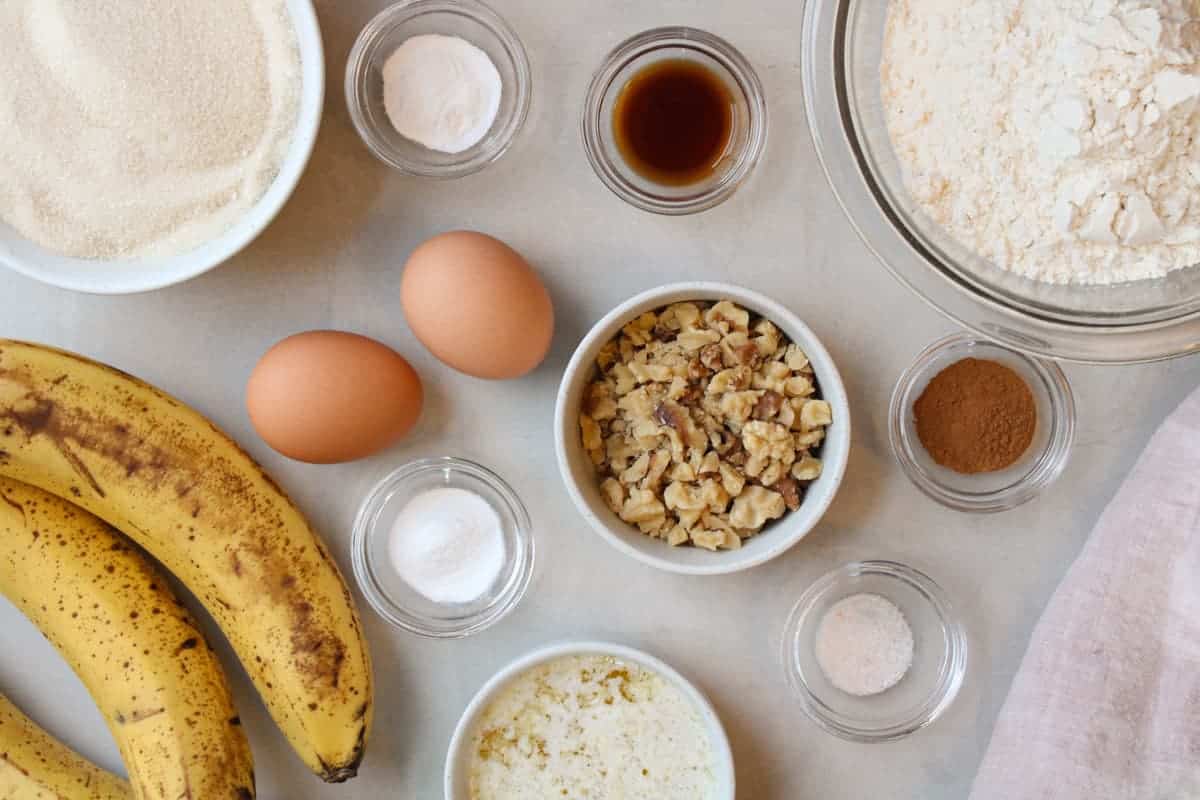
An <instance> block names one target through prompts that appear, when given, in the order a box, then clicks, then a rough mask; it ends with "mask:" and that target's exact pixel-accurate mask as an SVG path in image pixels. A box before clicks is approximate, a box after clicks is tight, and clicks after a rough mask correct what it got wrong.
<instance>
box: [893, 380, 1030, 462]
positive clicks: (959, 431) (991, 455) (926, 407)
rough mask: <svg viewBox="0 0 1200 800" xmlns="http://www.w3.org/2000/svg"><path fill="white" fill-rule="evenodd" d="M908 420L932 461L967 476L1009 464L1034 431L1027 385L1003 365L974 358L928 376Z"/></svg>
mask: <svg viewBox="0 0 1200 800" xmlns="http://www.w3.org/2000/svg"><path fill="white" fill-rule="evenodd" d="M913 414H914V416H915V418H916V424H917V436H918V438H920V440H921V444H923V445H924V446H925V449H926V451H928V453H929V455H930V456H932V457H933V460H934V461H936V462H937V463H939V464H941V465H942V466H943V467H947V468H949V469H952V470H954V471H955V472H961V473H965V474H971V475H973V474H976V473H979V472H994V471H996V470H1001V469H1004V468H1006V467H1010V466H1012V465H1013V464H1015V463H1016V462H1017V460H1018V459H1019V458H1020V457H1021V456H1022V455H1023V454H1024V453H1025V451H1026V450H1028V449H1029V445H1030V443H1031V442H1032V441H1033V433H1034V430H1035V429H1036V428H1037V405H1036V403H1035V402H1034V399H1033V392H1031V391H1030V390H1029V385H1028V384H1027V383H1025V381H1024V380H1023V379H1022V378H1021V376H1020V375H1018V374H1017V373H1016V372H1014V371H1013V370H1012V369H1010V368H1008V367H1006V366H1004V365H1003V364H999V363H997V362H995V361H985V360H982V359H978V358H964V359H963V360H962V361H958V362H956V363H954V364H951V365H950V366H949V367H946V368H945V369H944V370H942V371H941V372H939V373H938V374H937V375H936V376H934V378H933V380H931V381H930V382H929V385H928V386H926V387H925V391H924V392H922V393H921V396H920V397H918V398H917V402H916V403H915V404H914V405H913Z"/></svg>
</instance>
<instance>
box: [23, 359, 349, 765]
mask: <svg viewBox="0 0 1200 800" xmlns="http://www.w3.org/2000/svg"><path fill="white" fill-rule="evenodd" d="M0 475H8V476H10V477H13V478H16V479H17V480H21V481H24V482H26V483H30V484H33V485H35V486H39V487H41V488H42V489H45V490H46V491H48V492H51V493H52V494H56V495H58V496H60V497H64V498H67V499H69V500H71V501H72V502H73V503H75V504H77V505H79V506H82V507H83V508H86V509H87V510H89V511H91V512H92V513H93V514H95V515H96V516H98V517H100V518H101V519H104V520H106V521H107V522H109V523H110V524H112V525H113V526H114V527H116V528H118V529H120V530H121V531H123V532H124V533H125V534H127V535H128V536H130V537H131V538H132V539H133V540H134V541H136V542H137V543H138V544H140V545H141V546H142V547H144V548H145V549H146V550H147V551H149V552H150V554H151V555H153V556H154V557H155V558H157V559H158V560H159V561H161V562H162V563H163V565H164V566H166V567H167V569H169V570H170V571H171V572H173V573H174V574H175V575H176V576H177V577H178V578H179V579H180V580H181V581H183V583H184V584H185V585H186V586H187V587H188V588H189V589H191V590H192V592H194V593H195V594H196V596H197V597H198V598H200V601H201V602H202V603H204V605H205V607H206V608H207V609H208V611H209V612H210V613H211V614H212V616H213V618H214V619H215V620H216V621H217V624H218V625H219V626H220V627H221V630H222V631H224V633H225V635H226V636H227V637H228V638H229V641H230V642H231V643H232V645H233V647H234V649H235V650H236V651H237V654H238V656H239V657H240V659H241V661H242V664H243V665H244V666H245V667H246V671H247V672H248V673H249V674H250V677H251V679H252V680H253V681H254V683H255V685H256V687H257V688H258V691H259V693H260V694H261V695H262V697H263V699H264V701H265V702H266V705H267V708H268V709H269V710H270V712H271V715H272V716H273V717H274V718H275V721H276V723H278V725H279V726H280V728H281V729H282V730H283V733H284V735H285V736H287V738H288V740H289V741H290V742H291V743H292V746H293V747H294V748H295V749H296V752H297V753H298V754H299V755H300V757H301V758H302V759H303V760H304V761H305V763H306V764H308V765H309V767H310V768H312V769H313V770H314V771H315V772H316V773H317V774H318V775H320V776H321V777H322V778H324V779H325V780H327V781H331V782H338V781H343V780H346V779H347V778H351V777H353V776H354V775H355V773H356V772H357V769H358V764H359V762H360V760H361V759H362V754H363V748H364V746H365V744H366V738H367V733H368V731H369V729H370V723H371V719H372V715H373V705H372V689H371V666H370V661H369V658H368V655H367V648H366V642H365V641H364V638H363V634H362V626H361V623H360V622H359V619H358V615H357V612H356V611H355V608H354V604H353V600H352V599H351V596H350V592H349V589H348V588H347V587H346V583H345V581H344V580H343V579H342V576H341V574H340V573H339V572H338V569H337V566H336V565H335V564H334V561H333V559H332V558H331V557H330V555H329V552H328V550H326V548H325V545H324V544H323V543H322V542H321V541H320V540H319V539H318V538H317V536H316V535H315V534H314V533H313V531H312V529H311V527H310V526H309V524H308V522H307V521H306V520H305V519H304V517H303V516H302V515H301V514H300V512H299V511H298V510H297V509H296V507H295V506H294V505H293V504H292V502H291V501H290V500H289V499H288V498H287V496H286V495H285V494H284V493H283V491H282V490H281V489H280V488H279V487H278V486H276V485H275V483H274V482H273V481H272V480H271V479H270V478H269V477H268V476H267V475H266V474H265V473H264V472H263V471H262V469H261V468H260V467H259V466H258V465H257V464H256V463H254V461H253V460H252V459H251V458H250V457H249V456H248V455H247V454H246V453H245V452H243V451H242V450H241V449H240V448H239V447H238V446H237V445H236V444H235V443H234V442H233V441H232V440H231V439H229V437H227V436H226V435H225V434H223V433H222V432H221V431H219V430H218V429H217V428H216V427H215V426H214V425H213V424H212V423H211V422H209V421H208V420H207V419H205V418H204V417H202V416H201V415H200V414H198V413H196V412H195V411H193V410H191V409H190V408H188V407H187V406H185V405H184V404H183V403H181V402H180V401H178V400H175V399H174V398H172V397H169V396H167V395H166V394H163V393H162V392H160V391H158V390H157V389H155V388H154V387H152V386H149V385H147V384H145V383H143V382H142V381H139V380H137V379H136V378H133V377H130V376H129V375H126V374H124V373H122V372H119V371H117V370H115V369H112V368H111V367H106V366H104V365H102V364H98V363H96V362H94V361H89V360H88V359H85V358H83V357H81V356H77V355H73V354H70V353H66V352H63V351H60V350H53V349H51V348H48V347H43V346H40V345H32V344H26V343H22V342H14V341H10V340H3V339H0Z"/></svg>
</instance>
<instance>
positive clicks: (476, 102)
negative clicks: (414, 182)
mask: <svg viewBox="0 0 1200 800" xmlns="http://www.w3.org/2000/svg"><path fill="white" fill-rule="evenodd" d="M345 90H346V103H347V106H348V107H349V110H350V118H351V120H352V121H353V122H354V127H355V128H356V129H357V130H358V133H359V135H360V136H361V137H362V140H363V142H364V143H365V144H366V145H367V148H368V149H369V150H370V151H371V152H372V153H374V154H375V156H376V157H378V158H379V160H381V161H383V162H384V163H385V164H387V165H389V166H391V167H394V168H395V169H397V170H399V171H401V172H403V173H406V174H408V175H416V176H419V177H424V178H461V177H463V176H464V175H470V174H472V173H474V172H478V171H479V170H481V169H483V168H484V167H486V166H487V165H488V164H491V163H492V162H494V161H496V160H497V159H498V158H500V157H501V156H502V155H504V153H505V152H507V151H508V149H509V148H510V147H511V146H512V144H513V141H514V140H515V138H516V136H517V133H518V132H519V131H520V130H521V127H522V126H523V125H524V123H525V118H526V117H527V116H528V114H529V102H530V97H531V94H532V77H531V75H530V68H529V59H528V57H527V56H526V53H525V48H524V46H523V45H522V44H521V40H520V39H519V38H518V37H517V34H516V32H515V31H513V29H512V28H511V27H510V26H509V25H508V23H507V22H505V21H504V19H503V18H502V17H501V16H500V15H499V14H497V13H496V12H495V11H493V10H492V9H491V8H490V7H488V6H487V5H485V4H484V3H482V2H479V1H478V0H403V2H399V3H395V4H393V5H391V6H388V7H387V8H385V9H384V10H383V11H381V12H380V13H379V14H378V15H376V17H375V18H374V19H372V20H371V21H370V22H369V23H367V25H366V27H365V28H363V30H362V33H360V34H359V37H358V41H356V42H355V44H354V47H353V49H352V50H351V51H350V57H349V60H348V61H347V64H346V85H345Z"/></svg>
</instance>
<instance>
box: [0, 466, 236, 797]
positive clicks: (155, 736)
mask: <svg viewBox="0 0 1200 800" xmlns="http://www.w3.org/2000/svg"><path fill="white" fill-rule="evenodd" d="M0 594H3V595H4V596H5V597H7V598H8V599H9V600H10V601H11V602H12V603H13V605H15V606H16V607H17V608H19V609H20V610H21V611H22V612H24V614H25V615H26V616H27V617H29V619H30V620H32V621H33V623H34V624H35V625H37V626H38V628H39V629H40V630H41V631H42V633H43V634H45V636H46V638H47V639H49V640H50V643H51V644H53V645H54V646H55V647H56V648H57V649H58V651H59V653H61V654H62V656H63V657H64V658H65V659H66V660H67V663H69V664H70V665H71V667H72V668H73V669H74V670H75V672H76V674H77V675H79V677H80V679H81V680H82V681H83V684H84V686H85V687H87V690H88V692H90V693H91V695H92V698H93V699H94V700H95V701H96V705H97V706H99V707H100V712H101V713H102V714H103V715H104V719H105V721H106V722H107V723H108V728H109V730H110V731H111V732H112V735H113V739H115V740H116V742H117V747H118V749H119V750H120V751H121V756H122V759H123V760H124V762H125V766H126V769H127V770H128V771H129V780H130V783H131V784H132V785H133V787H134V792H135V794H136V796H137V797H139V798H164V799H165V798H179V797H192V798H197V800H198V799H199V798H214V799H216V798H222V799H224V798H230V800H233V799H234V798H251V797H253V796H254V768H253V765H252V762H251V758H250V746H249V744H247V742H246V736H245V734H244V733H243V732H242V728H241V726H240V724H239V723H238V720H237V712H236V711H234V708H233V699H232V697H231V696H230V694H229V686H228V685H227V684H226V682H225V673H224V672H223V671H222V670H221V664H220V662H218V661H217V658H216V656H215V655H214V654H213V652H212V650H211V649H210V648H209V647H208V644H207V643H206V642H205V641H204V635H203V634H202V633H201V632H200V630H199V629H198V628H197V627H196V625H195V623H194V622H193V621H192V619H191V616H190V615H189V614H188V612H187V609H186V608H185V607H184V606H183V604H182V603H180V602H179V601H178V600H177V599H176V598H175V596H174V594H173V593H172V592H171V591H170V589H169V587H168V586H167V583H166V580H165V578H164V576H163V575H162V573H160V572H159V570H158V569H156V568H155V567H153V566H152V565H151V564H150V562H149V561H147V560H146V558H145V557H144V556H143V555H142V554H141V553H139V552H138V551H137V550H136V549H134V547H133V545H132V544H131V543H130V542H129V541H128V540H127V539H126V538H125V537H124V536H122V535H121V534H119V533H117V532H116V531H114V530H113V529H112V528H110V527H109V526H108V525H106V524H104V523H103V522H101V521H100V520H98V519H96V518H95V517H93V516H92V515H91V514H88V513H87V512H85V511H81V510H80V509H78V508H76V507H75V506H73V505H71V504H70V503H68V502H66V501H65V500H60V499H59V498H57V497H54V496H52V495H49V494H46V493H45V492H43V491H41V490H39V489H35V488H33V487H32V486H27V485H25V484H22V483H18V482H17V481H13V480H9V479H7V478H0ZM16 733H17V732H16V731H12V732H2V731H0V734H2V735H0V741H3V742H5V745H0V750H4V751H5V752H11V751H9V750H8V749H7V748H8V747H16V748H19V747H21V746H22V745H21V743H20V742H10V741H9V739H10V737H11V736H13V735H15V734H16ZM24 746H25V747H26V748H28V744H26V745H24ZM93 769H94V768H93ZM49 771H50V772H51V773H52V774H60V775H64V774H63V773H58V772H57V771H56V770H54V769H51V770H49ZM79 774H80V773H79V770H78V769H77V765H76V766H75V767H74V768H71V769H70V770H69V771H68V772H66V773H65V776H75V775H79ZM0 796H3V795H0Z"/></svg>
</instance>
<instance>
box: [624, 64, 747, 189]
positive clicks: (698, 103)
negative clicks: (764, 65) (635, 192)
mask: <svg viewBox="0 0 1200 800" xmlns="http://www.w3.org/2000/svg"><path fill="white" fill-rule="evenodd" d="M732 133H733V98H732V97H731V96H730V93H729V88H728V87H727V86H726V85H725V82H724V81H722V80H721V78H719V77H718V76H717V75H715V74H714V73H713V72H712V71H711V70H709V69H708V68H707V67H705V66H703V65H701V64H697V63H696V62H694V61H685V60H683V59H669V60H665V61H659V62H657V63H655V64H651V65H650V66H648V67H646V68H644V69H642V70H641V71H640V72H638V73H637V74H636V75H634V76H633V77H632V78H630V79H629V82H628V83H626V84H625V86H624V87H623V88H622V89H621V93H620V95H618V96H617V102H616V108H615V109H614V111H613V135H614V137H615V138H616V141H617V148H618V149H619V150H620V151H621V155H622V156H623V157H624V159H625V161H626V163H628V164H629V166H630V167H632V168H633V169H634V170H635V171H636V172H638V173H639V174H640V175H642V176H643V177H645V178H648V179H650V180H652V181H655V182H657V183H661V184H665V185H669V186H682V185H686V184H689V183H696V182H698V181H701V180H703V179H705V178H707V177H708V176H709V175H711V174H712V173H713V172H714V171H715V169H716V166H717V164H718V163H719V162H720V161H721V159H722V158H723V157H724V156H725V154H726V150H727V149H728V147H729V139H730V136H731V135H732Z"/></svg>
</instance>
